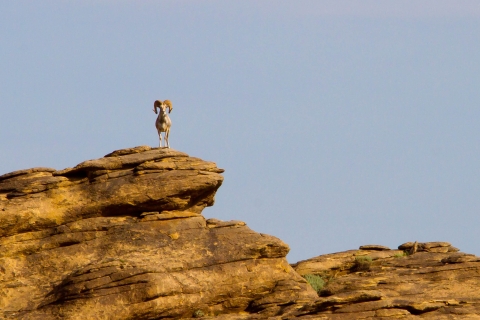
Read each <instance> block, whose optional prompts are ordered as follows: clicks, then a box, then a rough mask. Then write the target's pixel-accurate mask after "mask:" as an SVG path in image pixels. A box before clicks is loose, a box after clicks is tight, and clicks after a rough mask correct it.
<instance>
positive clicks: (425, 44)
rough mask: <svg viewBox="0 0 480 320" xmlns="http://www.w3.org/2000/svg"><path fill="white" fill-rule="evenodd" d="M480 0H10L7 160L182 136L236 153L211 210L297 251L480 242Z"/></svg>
mask: <svg viewBox="0 0 480 320" xmlns="http://www.w3.org/2000/svg"><path fill="white" fill-rule="evenodd" d="M479 85H480V1H478V0H455V1H451V0H423V1H418V0H402V1H385V0H362V1H358V0H355V1H354V0H352V1H343V0H331V1H322V0H312V1H302V0H292V1H286V0H283V1H281V0H277V1H271V0H263V1H258V0H254V1H252V0H242V1H228V0H211V1H201V0H195V1H193V0H191V1H184V0H172V1H170V0H168V1H149V0H142V1H122V0H116V1H107V0H95V1H85V0H82V1H60V0H59V1H49V0H43V1H33V0H32V1H22V0H16V1H8V0H3V1H2V0H0V108H1V113H0V141H1V142H0V143H1V153H0V174H3V173H6V172H10V171H14V170H19V169H25V168H30V167H38V166H47V167H54V168H57V169H63V168H65V167H72V166H74V165H76V164H78V163H79V162H81V161H84V160H87V159H94V158H99V157H102V156H103V155H105V154H107V153H109V152H111V151H113V150H116V149H122V148H129V147H134V146H138V145H150V146H157V144H158V138H157V134H156V130H155V127H154V121H155V114H154V113H153V111H152V109H153V101H154V100H156V99H161V100H165V99H170V100H171V101H172V103H173V111H172V113H171V119H172V122H173V126H172V131H171V137H170V145H171V147H172V148H174V149H176V150H180V151H184V152H186V153H188V154H190V155H191V156H196V157H200V158H202V159H205V160H211V161H215V162H216V163H217V164H218V166H219V167H221V168H224V169H225V170H226V172H225V174H224V176H225V182H224V184H223V186H222V187H221V188H220V190H219V192H218V193H217V197H216V204H215V206H214V207H211V208H207V209H206V210H205V211H204V215H205V216H206V217H208V218H210V217H215V218H218V219H222V220H242V221H245V222H246V223H247V224H248V225H249V226H250V227H251V228H252V229H253V230H256V231H258V232H262V233H267V234H271V235H274V236H277V237H279V238H280V239H282V240H284V241H285V242H286V243H288V244H289V245H290V247H291V251H290V254H289V255H288V260H289V261H290V262H296V261H298V260H301V259H307V258H310V257H314V256H317V255H320V254H324V253H331V252H337V251H343V250H348V249H355V248H358V247H359V246H360V245H364V244H382V245H387V246H390V247H392V248H395V247H397V246H398V245H400V244H401V243H403V242H407V241H415V240H418V241H420V242H425V241H448V242H451V243H452V244H453V245H454V246H457V247H459V248H460V249H461V250H462V251H465V252H469V253H475V254H477V255H480V231H479V230H480V229H479V227H480V215H479V213H480V212H479V211H480V196H479V195H480V161H479V160H480V147H479V145H480V126H479V120H480V106H479V102H480V90H479V89H480V86H479Z"/></svg>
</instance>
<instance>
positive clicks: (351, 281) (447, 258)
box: [292, 242, 480, 319]
mask: <svg viewBox="0 0 480 320" xmlns="http://www.w3.org/2000/svg"><path fill="white" fill-rule="evenodd" d="M398 248H399V249H398V250H390V249H389V248H387V247H383V246H376V245H369V246H361V247H360V249H359V250H350V251H345V252H339V253H333V254H326V255H322V256H319V257H316V258H312V259H309V260H305V261H300V262H298V263H296V264H294V265H292V266H293V268H294V269H295V270H296V271H297V272H298V273H299V274H301V275H306V274H315V275H317V276H319V277H320V278H321V279H322V281H323V284H324V285H323V287H322V288H321V289H320V290H319V294H320V298H319V299H318V300H317V301H315V303H313V304H310V305H306V306H305V307H304V308H303V309H301V310H300V311H298V312H297V313H296V316H297V317H301V318H305V319H308V318H314V319H377V318H382V319H417V318H421V319H480V290H479V288H480V257H476V256H474V255H472V254H466V253H461V252H458V251H459V250H458V249H457V248H455V247H452V246H451V245H450V243H448V242H426V243H417V242H407V243H405V244H402V245H400V246H399V247H398ZM413 248H415V250H412V249H413Z"/></svg>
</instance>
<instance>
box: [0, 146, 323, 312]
mask: <svg viewBox="0 0 480 320" xmlns="http://www.w3.org/2000/svg"><path fill="white" fill-rule="evenodd" d="M222 172H223V170H222V169H219V168H217V166H216V165H215V163H213V162H206V161H203V160H201V159H197V158H193V157H189V156H188V155H186V154H184V153H181V152H178V151H174V150H171V149H150V148H149V147H137V148H132V149H125V150H119V151H116V152H113V153H111V154H109V155H107V156H105V157H104V158H101V159H96V160H89V161H85V162H82V163H80V164H79V165H77V166H76V167H74V168H68V169H64V170H60V171H57V170H55V169H51V168H33V169H28V170H21V171H16V172H12V173H9V174H5V175H3V176H0V317H1V318H6V319H59V318H62V319H160V318H182V317H186V318H188V317H200V316H209V315H210V316H213V315H221V314H238V315H242V314H243V315H247V314H257V315H259V316H261V317H267V316H269V315H270V316H271V315H275V314H281V313H282V312H283V310H284V309H285V308H286V306H289V310H293V309H295V308H297V309H298V308H300V307H301V306H303V304H304V303H305V302H308V301H313V300H314V299H316V293H315V292H314V291H313V290H312V289H311V288H310V287H309V286H308V284H307V283H306V282H305V280H304V279H303V278H302V277H300V276H299V275H298V274H297V273H296V272H294V271H293V269H292V268H291V266H290V265H289V264H288V263H287V261H286V259H285V256H286V254H287V253H288V250H289V248H288V246H287V245H286V244H285V243H283V242H282V241H281V240H279V239H277V238H275V237H272V236H268V235H264V234H259V233H256V232H254V231H252V230H250V229H249V228H248V227H247V226H246V225H245V223H243V222H241V221H230V222H224V221H220V220H216V219H209V220H206V219H205V218H204V217H203V216H202V215H201V212H202V210H203V209H204V208H205V207H206V206H210V205H212V204H213V202H214V195H215V192H216V190H217V189H218V188H219V187H220V185H221V183H222V181H223V177H222V176H221V174H220V173H222Z"/></svg>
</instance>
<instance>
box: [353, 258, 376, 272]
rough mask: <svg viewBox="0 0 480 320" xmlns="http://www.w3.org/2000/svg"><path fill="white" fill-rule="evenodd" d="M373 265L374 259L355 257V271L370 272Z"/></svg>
mask: <svg viewBox="0 0 480 320" xmlns="http://www.w3.org/2000/svg"><path fill="white" fill-rule="evenodd" d="M371 265H372V258H371V257H369V256H360V257H355V262H354V264H353V267H352V270H353V271H368V270H370V266H371Z"/></svg>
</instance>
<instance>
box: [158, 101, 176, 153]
mask: <svg viewBox="0 0 480 320" xmlns="http://www.w3.org/2000/svg"><path fill="white" fill-rule="evenodd" d="M157 108H158V109H160V113H158V112H157ZM167 108H168V113H170V112H172V109H173V108H172V103H171V102H170V100H165V101H163V102H162V101H161V100H156V101H155V102H154V103H153V111H154V112H155V113H158V117H157V120H156V121H155V127H156V128H157V132H158V138H159V140H160V142H159V145H158V147H159V148H161V147H162V132H164V133H165V143H164V145H165V147H166V148H170V144H169V142H168V136H169V134H170V127H171V126H172V120H170V117H169V116H168V113H167Z"/></svg>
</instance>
